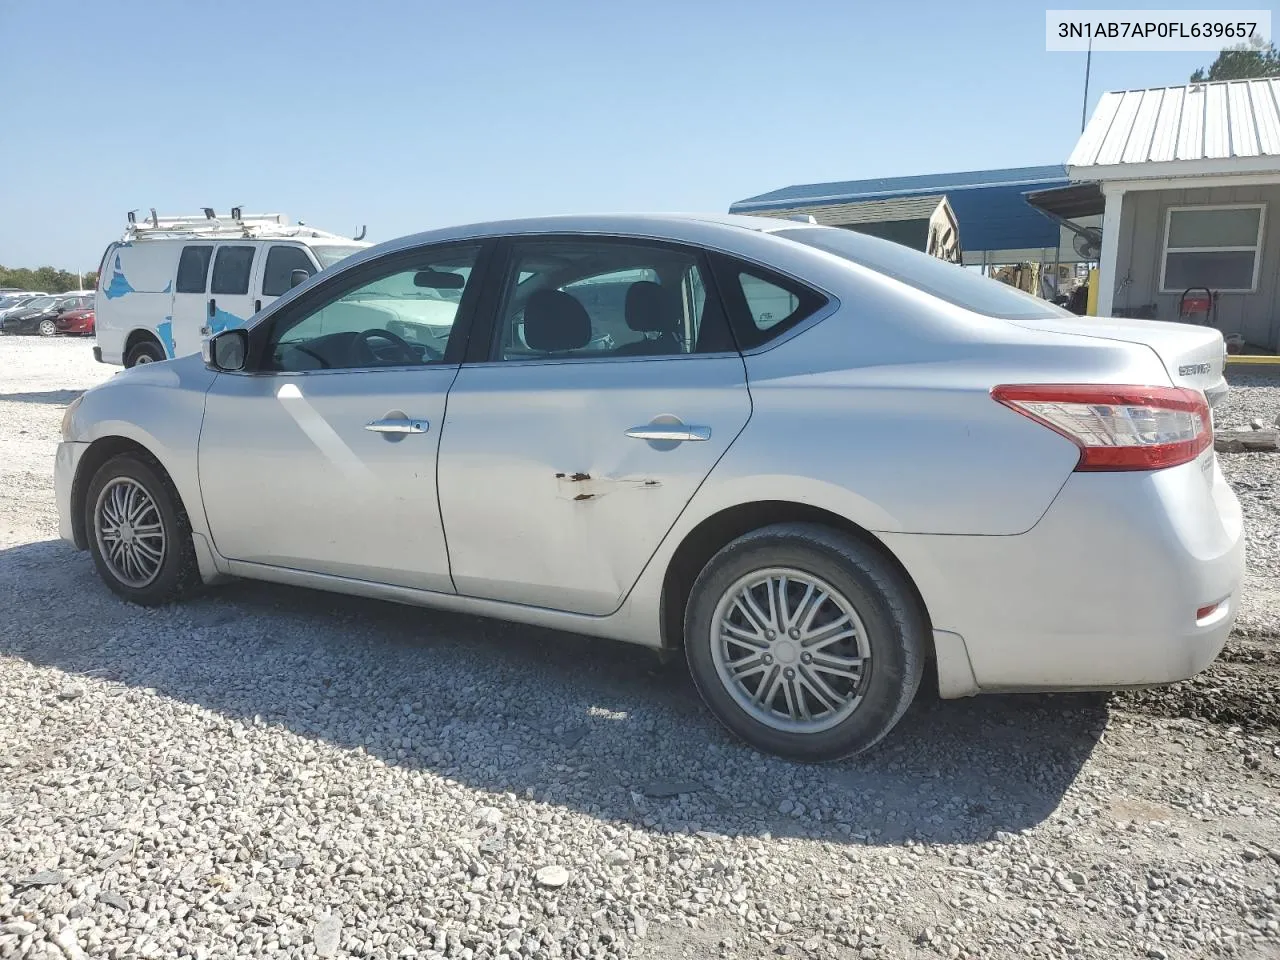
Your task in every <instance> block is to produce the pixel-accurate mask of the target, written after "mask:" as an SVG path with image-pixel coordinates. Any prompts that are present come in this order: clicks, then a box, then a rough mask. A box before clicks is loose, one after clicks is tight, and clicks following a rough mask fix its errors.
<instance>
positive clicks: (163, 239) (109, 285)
mask: <svg viewBox="0 0 1280 960" xmlns="http://www.w3.org/2000/svg"><path fill="white" fill-rule="evenodd" d="M361 236H363V231H361ZM368 246H370V244H368V243H362V242H361V241H360V240H353V239H350V238H347V237H341V236H338V235H337V234H333V233H328V232H326V231H324V230H317V229H316V228H314V227H311V226H306V225H303V224H290V223H289V220H288V218H287V217H285V216H284V215H283V214H254V215H247V216H242V215H241V213H240V210H239V209H238V208H237V209H235V210H233V211H232V215H231V217H230V218H229V219H227V218H224V219H219V218H218V217H216V216H215V215H214V213H213V211H212V210H206V211H205V212H204V215H203V216H198V217H158V216H156V214H155V211H154V210H153V211H152V213H151V216H150V218H148V219H146V220H143V221H141V222H139V221H137V220H135V218H134V216H133V214H130V215H129V226H128V229H127V230H126V231H125V235H124V237H123V238H122V239H121V240H120V241H118V242H116V243H113V244H111V246H109V247H107V252H106V253H105V254H103V257H102V264H101V266H100V268H99V270H98V289H97V291H96V293H97V305H96V314H97V316H96V318H95V325H96V328H97V341H98V345H97V346H96V347H94V348H93V355H94V357H95V358H96V359H98V360H100V361H101V362H103V363H115V364H123V365H124V366H126V367H132V366H133V365H134V364H138V363H151V362H153V361H158V360H167V359H171V358H173V357H182V356H186V355H187V354H190V353H199V352H200V343H201V341H202V340H203V339H204V338H205V337H208V336H212V335H213V334H215V333H218V332H219V331H221V330H225V329H227V328H228V327H237V326H242V325H243V324H244V323H245V321H247V320H248V319H249V318H250V317H252V316H253V315H254V314H255V313H257V312H258V311H259V310H261V309H262V308H263V307H265V306H266V305H267V304H269V303H270V302H271V301H272V300H274V299H275V298H276V297H278V296H280V295H281V294H282V293H285V292H286V291H288V290H289V288H290V287H291V286H292V285H293V277H294V271H297V270H302V271H305V272H306V274H307V276H310V275H311V274H313V273H316V272H317V271H320V270H323V269H325V268H326V267H330V266H332V265H333V264H335V263H337V262H338V261H339V260H342V259H344V258H346V257H349V256H351V255H352V254H354V253H359V252H360V251H361V250H363V249H365V248H366V247H368ZM299 279H301V278H299Z"/></svg>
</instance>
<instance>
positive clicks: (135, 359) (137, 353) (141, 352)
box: [124, 340, 165, 367]
mask: <svg viewBox="0 0 1280 960" xmlns="http://www.w3.org/2000/svg"><path fill="white" fill-rule="evenodd" d="M163 359H165V356H164V348H163V347H161V346H160V344H158V343H156V342H155V341H154V340H141V341H139V342H138V343H135V344H134V345H133V346H132V347H130V348H129V352H128V353H126V354H125V357H124V365H125V367H136V366H137V365H138V364H139V363H159V362H160V361H161V360H163Z"/></svg>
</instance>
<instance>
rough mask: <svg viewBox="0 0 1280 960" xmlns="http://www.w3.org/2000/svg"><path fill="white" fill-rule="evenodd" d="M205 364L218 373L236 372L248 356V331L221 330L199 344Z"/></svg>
mask: <svg viewBox="0 0 1280 960" xmlns="http://www.w3.org/2000/svg"><path fill="white" fill-rule="evenodd" d="M201 352H202V353H203V354H204V362H205V366H207V367H208V368H209V369H210V370H217V371H218V372H219V373H236V372H238V371H240V370H243V369H244V365H245V362H246V361H247V360H248V358H249V331H247V330H238V329H237V330H223V331H222V332H221V333H219V334H215V335H214V336H212V337H210V338H209V339H208V340H206V341H204V343H203V344H202V346H201Z"/></svg>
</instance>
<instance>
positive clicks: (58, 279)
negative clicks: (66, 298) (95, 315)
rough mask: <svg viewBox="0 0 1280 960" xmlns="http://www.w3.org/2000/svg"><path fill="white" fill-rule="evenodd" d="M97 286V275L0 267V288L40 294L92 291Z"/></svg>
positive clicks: (51, 268) (40, 268) (55, 269)
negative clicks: (11, 288) (32, 291)
mask: <svg viewBox="0 0 1280 960" xmlns="http://www.w3.org/2000/svg"><path fill="white" fill-rule="evenodd" d="M97 285H98V274H97V273H96V272H95V273H72V272H71V271H70V270H59V269H58V268H57V267H37V268H36V269H35V270H31V269H29V268H27V267H3V266H0V287H17V288H18V289H20V290H34V291H37V292H40V293H62V292H63V291H65V290H92V289H93V288H94V287H96V286H97Z"/></svg>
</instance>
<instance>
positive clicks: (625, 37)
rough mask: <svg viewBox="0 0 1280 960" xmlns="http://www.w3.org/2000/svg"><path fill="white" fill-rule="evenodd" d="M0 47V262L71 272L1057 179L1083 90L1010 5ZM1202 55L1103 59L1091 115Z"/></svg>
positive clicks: (212, 27) (471, 6) (266, 10)
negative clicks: (298, 225)
mask: <svg viewBox="0 0 1280 960" xmlns="http://www.w3.org/2000/svg"><path fill="white" fill-rule="evenodd" d="M1096 5H1098V6H1101V4H1096ZM1122 5H1123V6H1125V7H1128V8H1134V7H1141V6H1144V4H1142V3H1140V2H1135V0H1127V2H1125V3H1123V4H1122ZM1165 5H1169V4H1168V0H1166V3H1165V4H1158V3H1157V4H1154V6H1165ZM1204 5H1205V4H1204V3H1202V4H1201V6H1204ZM1055 6H1062V5H1061V4H1056V5H1055ZM1147 6H1152V5H1151V4H1148V5H1147ZM0 36H3V37H4V38H5V43H4V48H3V54H2V55H0V90H3V91H4V92H5V97H4V103H5V109H4V111H3V112H2V113H0V145H2V146H3V149H0V263H2V264H5V265H7V266H32V267H34V266H38V265H41V264H45V263H51V264H53V265H55V266H59V267H63V268H67V269H82V270H91V269H96V268H97V265H98V259H99V257H100V256H101V253H102V250H103V248H104V247H105V245H106V244H107V243H108V242H109V241H111V240H112V239H114V238H115V237H116V236H117V235H118V234H119V233H120V232H121V230H122V229H123V226H124V220H125V211H126V210H129V209H131V208H142V209H144V210H145V209H146V208H148V207H153V206H154V207H156V208H157V209H158V210H159V211H160V212H161V213H184V212H195V211H197V210H198V209H199V208H200V207H202V206H206V205H211V206H214V207H215V208H217V209H218V210H219V211H226V210H228V209H229V208H230V207H231V206H232V205H233V204H241V205H243V206H244V208H245V209H246V211H248V210H254V211H260V210H267V211H272V212H277V211H283V212H285V213H287V214H289V215H290V216H291V217H293V218H294V219H303V220H305V221H306V222H308V223H314V224H316V225H317V226H321V227H324V228H326V229H329V230H334V231H338V232H344V233H345V232H349V231H354V230H355V229H356V227H358V226H359V225H360V224H368V227H369V239H370V240H386V239H390V238H391V237H394V236H399V235H401V234H405V233H412V232H415V231H417V230H423V229H428V228H430V227H433V226H441V225H445V224H450V223H459V222H467V221H473V220H485V219H493V218H501V217H506V216H523V215H534V214H542V213H564V212H582V211H593V210H594V211H600V210H712V211H723V210H725V209H727V207H728V205H729V204H730V203H731V202H733V201H734V200H738V199H741V198H743V197H746V196H750V195H753V194H757V193H762V192H765V191H767V190H771V189H775V188H777V187H781V186H785V185H787V184H791V183H805V182H814V181H820V180H841V179H857V178H862V177H875V176H894V175H908V174H916V173H941V172H948V171H955V170H969V169H983V168H989V167H1007V166H1022V165H1034V164H1042V163H1055V162H1062V161H1064V160H1065V159H1066V156H1067V154H1068V153H1069V152H1070V150H1071V147H1072V145H1073V144H1074V142H1075V138H1076V137H1077V136H1078V134H1079V129H1080V104H1081V94H1082V87H1083V75H1084V55H1083V54H1075V53H1046V52H1045V50H1044V5H1042V4H1034V3H1027V2H1025V0H1022V2H1015V0H1008V2H1003V0H997V2H989V3H981V4H975V3H957V2H954V0H940V2H939V0H923V2H909V0H903V2H896V3H866V4H862V3H854V2H851V0H821V2H815V0H789V2H785V3H784V2H769V3H766V2H761V0H734V2H732V3H730V2H727V0H725V2H721V3H713V2H710V0H699V2H693V0H646V2H640V3H635V2H633V3H627V4H622V3H615V2H611V0H540V2H537V3H532V2H524V0H469V2H466V3H461V2H448V3H445V2H435V0H419V2H413V0H404V2H398V3H393V2H382V0H361V2H351V0H345V2H341V3H339V2H336V0H255V2H251V3H250V2H242V0H218V2H216V3H194V2H185V0H183V2H160V0H152V2H141V0H112V2H109V3H96V2H86V3H67V2H63V0H40V2H19V0H10V2H0ZM1212 57H1213V55H1212V54H1207V53H1147V54H1143V53H1103V54H1095V56H1094V60H1093V76H1092V80H1091V84H1090V91H1091V93H1090V101H1091V102H1090V109H1092V106H1093V103H1094V102H1096V99H1097V97H1098V95H1099V94H1101V93H1102V92H1103V91H1104V90H1108V89H1123V88H1128V87H1146V86H1158V85H1162V84H1167V83H1182V82H1185V81H1186V80H1187V78H1188V76H1189V74H1190V73H1191V71H1192V70H1193V69H1194V68H1195V67H1197V66H1200V65H1202V64H1205V63H1208V62H1209V61H1210V60H1212ZM34 131H42V133H40V134H39V135H38V136H37V135H33V133H34Z"/></svg>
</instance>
